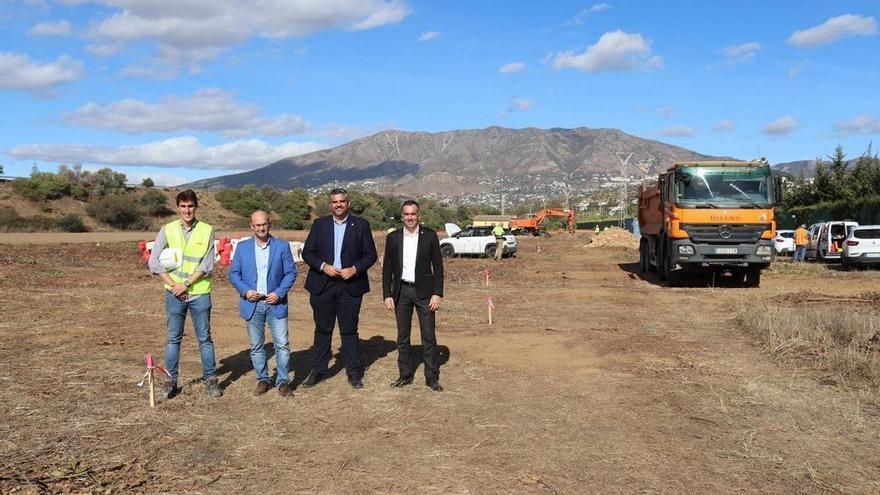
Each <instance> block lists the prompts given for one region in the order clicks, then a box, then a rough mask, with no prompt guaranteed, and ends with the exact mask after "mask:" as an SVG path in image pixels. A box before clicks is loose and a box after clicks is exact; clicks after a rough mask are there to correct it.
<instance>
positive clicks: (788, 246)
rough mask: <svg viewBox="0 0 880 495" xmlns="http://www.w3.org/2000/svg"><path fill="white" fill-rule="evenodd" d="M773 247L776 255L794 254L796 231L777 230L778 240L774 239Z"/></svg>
mask: <svg viewBox="0 0 880 495" xmlns="http://www.w3.org/2000/svg"><path fill="white" fill-rule="evenodd" d="M773 246H774V247H775V248H776V254H792V253H794V231H793V230H777V231H776V238H775V239H773Z"/></svg>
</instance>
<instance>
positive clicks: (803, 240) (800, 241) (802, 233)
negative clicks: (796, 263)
mask: <svg viewBox="0 0 880 495" xmlns="http://www.w3.org/2000/svg"><path fill="white" fill-rule="evenodd" d="M807 242H808V241H807V229H801V228H798V229H797V230H795V231H794V245H795V246H806V245H807Z"/></svg>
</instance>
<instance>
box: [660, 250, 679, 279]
mask: <svg viewBox="0 0 880 495" xmlns="http://www.w3.org/2000/svg"><path fill="white" fill-rule="evenodd" d="M663 275H664V276H663V277H662V278H663V279H664V280H666V284H667V285H669V286H670V287H678V286H679V285H680V284H681V272H679V271H677V270H675V262H674V261H672V256H669V253H666V256H664V257H663Z"/></svg>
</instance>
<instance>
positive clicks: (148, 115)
mask: <svg viewBox="0 0 880 495" xmlns="http://www.w3.org/2000/svg"><path fill="white" fill-rule="evenodd" d="M878 19H880V2H877V1H874V0H872V1H867V0H864V1H835V2H827V1H772V2H767V1H736V2H733V1H724V2H722V1H712V2H704V1H703V2H701V1H688V2H683V1H682V2H673V1H666V2H648V1H639V2H636V1H608V2H574V1H552V2H551V1H540V2H538V1H536V2H525V1H522V2H518V1H497V2H496V1H485V2H478V1H443V2H437V1H434V2H430V1H417V0H322V1H295V0H262V1H259V2H248V1H243V0H242V1H235V0H210V1H205V0H100V1H88V0H25V1H9V0H0V40H2V44H0V108H2V111H0V119H2V123H3V129H4V132H3V133H0V163H2V164H3V165H4V167H5V172H6V174H7V175H18V176H21V175H27V174H28V173H29V172H30V170H31V165H32V163H33V162H34V161H36V163H37V165H38V167H39V168H40V170H48V171H53V170H55V168H56V166H57V165H58V164H59V163H67V164H73V163H81V164H83V165H84V167H85V168H88V169H96V168H99V167H102V166H111V167H112V168H114V169H117V170H120V171H122V172H124V173H126V174H127V175H128V177H129V179H130V180H132V181H137V180H140V179H141V178H143V177H147V176H150V177H153V178H154V179H156V181H157V183H160V184H175V183H180V182H183V181H185V180H193V179H198V178H204V177H211V176H216V175H223V174H227V173H232V172H235V171H241V170H250V169H253V168H257V167H260V166H263V165H267V164H269V163H271V162H273V161H275V160H277V159H280V158H284V157H287V156H292V155H296V154H299V153H304V152H309V151H313V150H316V149H320V148H324V147H330V146H335V145H338V144H341V143H345V142H348V141H350V140H352V139H355V138H357V137H362V136H365V135H369V134H371V133H373V132H376V131H378V130H381V129H386V128H396V129H402V130H407V131H445V130H452V129H472V128H483V127H488V126H492V125H500V126H504V127H513V128H522V127H542V128H550V127H565V128H573V127H582V126H583V127H592V128H600V127H612V128H618V129H621V130H623V131H624V132H628V133H631V134H634V135H637V136H640V137H645V138H650V139H657V140H661V141H664V142H668V143H672V144H676V145H680V146H684V147H686V148H689V149H693V150H695V151H699V152H702V153H707V154H715V155H730V156H735V157H738V158H746V159H751V158H755V157H757V156H766V157H767V158H768V159H769V160H770V161H771V163H778V162H784V161H791V160H799V159H812V158H814V157H816V156H824V155H826V154H829V153H831V152H832V151H833V149H834V147H835V146H836V145H837V144H838V143H839V144H842V145H843V146H844V148H845V150H846V151H847V153H848V154H849V155H850V156H857V155H858V154H861V153H862V152H863V151H864V150H865V149H866V148H867V146H868V144H869V143H870V142H871V141H872V140H876V138H877V137H878V136H880V98H878V88H880V64H878V62H880V26H878Z"/></svg>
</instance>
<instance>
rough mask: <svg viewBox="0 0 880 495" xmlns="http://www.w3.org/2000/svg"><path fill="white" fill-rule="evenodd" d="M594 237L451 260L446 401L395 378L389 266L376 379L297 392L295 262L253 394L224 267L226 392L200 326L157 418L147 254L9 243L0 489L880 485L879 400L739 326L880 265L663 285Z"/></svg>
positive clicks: (216, 319)
mask: <svg viewBox="0 0 880 495" xmlns="http://www.w3.org/2000/svg"><path fill="white" fill-rule="evenodd" d="M382 237H383V236H382V235H378V236H377V239H378V242H379V244H380V248H381V244H382ZM0 242H2V239H0ZM585 245H586V239H585V237H584V236H583V235H579V236H578V237H576V238H574V239H572V238H568V237H566V236H558V237H554V238H551V239H540V240H538V239H525V238H522V239H520V252H519V253H518V255H517V256H516V257H515V258H513V259H506V260H504V261H502V262H500V263H495V262H493V261H491V260H482V259H452V260H449V261H448V263H447V273H448V275H447V281H446V298H445V300H444V304H443V307H442V308H441V309H440V312H439V314H438V339H439V343H440V345H441V346H442V356H443V361H444V364H443V366H442V368H441V381H442V383H443V385H444V386H445V388H446V391H444V392H443V393H439V394H438V393H434V392H431V391H430V390H429V389H428V388H427V387H425V386H424V382H423V380H421V377H420V376H418V375H417V377H418V379H417V380H416V382H415V383H414V384H413V385H412V386H409V387H405V388H403V389H393V388H389V386H388V384H389V383H391V382H392V381H393V380H394V379H395V378H396V377H397V367H396V348H395V344H394V339H395V335H396V330H395V327H394V323H393V320H392V318H391V316H390V314H389V313H388V312H387V311H386V310H385V309H384V308H383V306H382V303H381V297H380V296H381V286H380V278H381V272H380V270H379V268H378V266H376V267H374V268H373V269H372V270H371V271H370V275H371V283H372V284H373V292H371V293H370V294H368V295H367V296H366V297H365V300H364V305H363V310H362V313H361V325H360V337H361V339H362V357H363V358H364V361H365V363H366V364H368V365H369V368H368V370H367V372H366V376H365V380H364V381H365V384H366V387H365V388H364V389H362V390H354V389H352V388H351V387H349V386H348V384H347V382H346V379H345V373H344V372H340V371H341V366H339V365H337V366H334V367H333V370H334V371H335V372H336V374H335V375H334V376H332V378H330V379H329V380H327V381H326V382H323V383H321V384H320V385H319V386H317V387H315V388H313V389H303V388H302V387H299V386H298V385H299V384H300V383H301V382H302V381H303V380H304V379H305V376H306V374H307V372H308V368H309V363H310V357H309V352H308V351H309V347H310V345H311V341H312V330H313V324H312V319H311V310H310V309H309V306H308V300H307V296H306V295H305V293H304V291H303V289H302V284H303V282H304V279H305V276H304V275H305V270H304V269H303V273H302V276H301V277H300V278H299V279H298V280H297V284H296V288H295V290H294V291H293V293H292V307H291V322H290V323H291V325H290V327H291V340H292V354H293V355H292V367H293V368H294V372H293V373H294V378H293V381H294V385H296V386H297V388H296V390H295V394H294V397H293V398H288V399H282V398H280V397H279V396H278V395H277V394H276V393H275V392H274V391H273V392H271V393H269V394H267V395H265V396H261V397H254V396H252V390H253V387H254V374H253V370H252V369H251V365H250V360H249V355H248V343H247V337H246V334H245V330H244V324H243V322H242V321H241V320H239V318H238V314H237V306H236V305H237V299H236V294H235V293H234V292H233V290H232V288H231V286H230V285H229V284H228V282H227V281H226V280H225V276H224V275H225V274H224V273H222V271H220V272H218V274H217V275H218V276H217V278H218V280H217V282H216V284H215V292H214V295H213V304H214V308H213V319H212V325H213V337H214V342H215V349H216V355H217V361H218V365H219V372H220V379H221V382H222V386H223V387H224V388H225V395H224V396H223V397H222V398H220V399H211V398H209V397H207V396H205V394H204V392H203V388H202V386H201V384H199V383H197V378H198V376H199V375H200V369H201V368H200V365H199V360H198V352H197V346H196V343H195V339H194V337H193V335H192V331H191V326H190V324H189V323H187V330H186V334H187V335H186V337H185V341H184V346H183V349H182V359H181V380H182V383H183V384H184V389H183V392H182V394H181V395H180V396H178V397H177V398H175V399H173V400H171V401H169V402H166V403H163V404H161V405H160V406H159V407H157V408H156V409H153V410H151V409H150V408H149V407H147V395H146V393H145V391H144V390H143V389H140V388H137V387H136V386H135V384H136V383H137V382H138V381H139V380H140V378H141V375H142V374H143V372H144V364H143V363H144V361H143V359H144V355H145V354H146V353H148V352H151V353H153V354H155V355H157V357H158V358H159V359H160V360H161V357H162V355H163V354H164V350H163V349H164V332H165V330H164V328H165V322H164V307H163V303H162V289H161V285H160V283H159V282H158V280H157V279H155V278H152V277H151V276H150V275H149V273H148V272H147V270H146V268H145V267H144V266H143V265H142V264H140V263H139V262H138V259H137V248H136V243H134V242H132V241H128V242H113V243H108V242H101V243H100V245H97V244H96V243H81V244H55V245H51V244H46V245H28V244H0V299H2V308H3V317H2V320H0V334H2V340H0V363H2V367H0V370H2V371H0V380H2V383H0V420H2V421H0V492H3V493H56V492H69V493H138V492H146V493H163V492H164V493H242V492H255V491H259V492H262V493H331V494H332V493H339V494H362V493H363V494H366V493H386V494H397V493H420V494H423V493H443V494H446V493H461V494H466V493H480V494H482V493H535V494H551V493H559V494H575V493H651V494H654V493H658V494H659V493H780V494H782V493H785V494H788V493H826V492H842V493H864V494H869V493H878V492H880V476H878V474H877V473H878V472H880V438H878V437H880V434H878V432H880V402H878V397H880V395H878V393H877V391H875V390H869V389H865V388H859V387H844V386H840V385H839V384H838V385H830V384H829V383H828V382H827V381H825V380H823V379H822V377H821V375H820V374H818V373H817V372H813V371H810V370H809V369H807V368H804V367H798V366H797V365H796V364H795V365H790V364H783V363H779V362H776V361H774V360H772V359H771V357H770V356H769V355H767V354H766V353H764V352H762V349H761V347H760V345H758V344H757V343H756V342H755V341H754V340H752V339H751V338H749V337H748V336H746V335H745V333H744V332H742V331H741V330H740V329H738V328H737V325H736V323H735V313H736V311H737V308H741V307H744V306H754V307H756V308H758V307H760V305H761V304H763V303H765V302H766V303H769V304H779V305H788V306H791V305H798V304H811V303H810V298H809V297H805V296H803V294H804V293H821V294H825V295H828V294H836V295H841V296H855V295H857V294H861V293H864V292H866V291H878V290H880V272H878V271H876V270H874V271H860V272H853V273H844V272H839V271H837V270H833V269H824V268H823V269H811V270H806V271H800V270H794V269H791V270H771V272H769V273H767V274H765V276H764V280H763V283H762V286H761V288H759V289H746V288H739V287H735V286H729V285H730V284H725V283H724V281H723V280H717V281H715V282H716V283H715V285H716V286H714V287H713V286H710V285H711V281H710V282H709V283H698V284H695V285H694V286H692V287H685V288H667V287H665V286H663V285H661V284H659V282H657V281H656V280H655V279H653V278H650V277H648V278H643V277H642V276H641V275H640V274H638V273H636V271H637V266H638V263H637V259H638V258H637V253H636V252H635V251H633V250H625V249H597V248H594V249H586V248H585ZM539 248H540V249H539ZM781 263H783V264H784V263H790V262H788V261H783V262H781ZM486 267H489V269H490V271H491V275H492V278H491V284H492V285H491V287H490V289H488V290H487V288H486V287H485V286H484V285H483V279H482V276H481V275H480V273H479V272H480V270H482V269H484V268H486ZM300 268H301V269H302V268H303V265H300ZM488 291H491V293H492V295H493V298H494V302H495V305H496V307H497V309H498V312H497V313H496V315H495V324H494V325H492V326H489V325H488V324H487V318H486V296H487V292H488ZM798 294H800V295H798ZM875 304H876V303H875ZM875 309H876V308H875ZM838 310H843V307H841V308H838ZM414 340H415V341H417V340H418V337H417V335H416V336H414ZM335 348H336V349H338V338H337V340H336V342H335ZM418 373H419V374H420V373H421V369H420V370H419V372H418Z"/></svg>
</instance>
